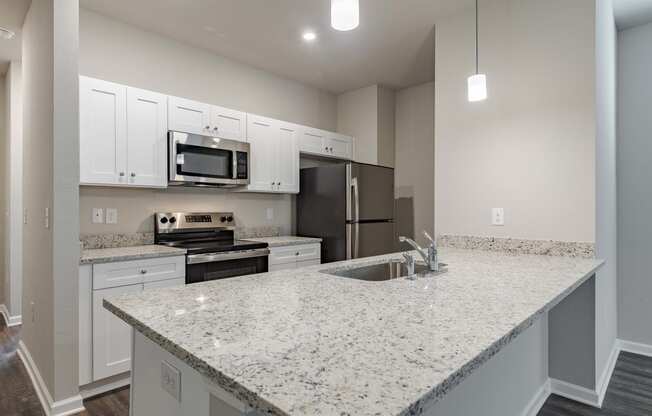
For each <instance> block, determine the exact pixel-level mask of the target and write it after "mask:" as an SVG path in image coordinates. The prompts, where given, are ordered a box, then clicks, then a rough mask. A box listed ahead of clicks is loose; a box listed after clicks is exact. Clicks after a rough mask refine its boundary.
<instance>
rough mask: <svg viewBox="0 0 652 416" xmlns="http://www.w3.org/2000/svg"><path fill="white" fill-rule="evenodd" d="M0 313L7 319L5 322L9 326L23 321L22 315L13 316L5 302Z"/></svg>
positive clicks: (1, 305) (0, 305) (0, 306)
mask: <svg viewBox="0 0 652 416" xmlns="http://www.w3.org/2000/svg"><path fill="white" fill-rule="evenodd" d="M0 315H2V317H3V318H4V319H5V323H6V324H7V326H9V327H12V326H18V325H20V324H21V323H22V322H23V321H22V317H21V316H20V315H17V316H11V315H10V314H9V309H7V306H6V305H5V304H0Z"/></svg>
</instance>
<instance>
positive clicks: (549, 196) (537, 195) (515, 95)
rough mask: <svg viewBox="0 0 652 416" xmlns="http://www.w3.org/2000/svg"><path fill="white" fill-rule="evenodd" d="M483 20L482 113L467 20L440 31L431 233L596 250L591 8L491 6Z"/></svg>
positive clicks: (584, 0)
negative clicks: (469, 88)
mask: <svg viewBox="0 0 652 416" xmlns="http://www.w3.org/2000/svg"><path fill="white" fill-rule="evenodd" d="M481 4H482V3H481ZM480 19H481V22H480V29H481V30H480V69H481V71H483V72H486V73H487V76H488V91H489V99H488V100H487V101H485V102H480V103H469V102H468V101H467V99H466V77H467V76H468V75H471V74H472V72H473V69H474V54H473V47H474V33H473V30H472V28H473V25H474V22H473V11H472V10H470V9H469V10H467V11H466V13H464V14H460V15H457V16H451V17H449V18H447V19H445V20H442V21H440V22H437V24H436V85H437V89H436V103H435V108H436V153H435V154H436V161H435V166H436V175H435V176H436V187H435V189H436V197H435V201H436V204H435V213H436V228H437V233H439V234H442V233H449V234H467V235H481V236H497V237H507V236H509V237H516V238H531V239H554V240H566V241H594V240H595V133H596V131H595V115H594V112H595V105H594V102H595V76H594V74H595V66H594V65H595V46H594V44H595V40H594V34H595V32H594V19H595V6H594V1H592V0H578V1H573V2H568V1H565V0H552V1H545V2H542V1H539V0H495V1H493V2H491V5H488V4H486V3H485V6H484V7H482V6H481V10H480ZM492 208H504V209H505V216H506V219H505V221H506V225H505V226H504V227H494V226H491V224H490V222H491V209H492Z"/></svg>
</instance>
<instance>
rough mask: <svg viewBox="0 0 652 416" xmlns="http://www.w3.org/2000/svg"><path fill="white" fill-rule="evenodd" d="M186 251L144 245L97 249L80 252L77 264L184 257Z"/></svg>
mask: <svg viewBox="0 0 652 416" xmlns="http://www.w3.org/2000/svg"><path fill="white" fill-rule="evenodd" d="M185 254H186V250H184V249H180V248H174V247H166V246H158V245H154V244H151V245H145V246H134V247H119V248H99V249H91V250H82V255H81V257H80V259H79V264H94V263H110V262H114V261H127V260H139V259H151V258H154V257H171V256H184V255H185Z"/></svg>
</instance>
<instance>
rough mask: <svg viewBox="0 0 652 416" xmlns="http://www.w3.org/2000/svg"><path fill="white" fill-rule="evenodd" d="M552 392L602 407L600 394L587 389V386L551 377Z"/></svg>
mask: <svg viewBox="0 0 652 416" xmlns="http://www.w3.org/2000/svg"><path fill="white" fill-rule="evenodd" d="M550 392H551V393H552V394H556V395H557V396H561V397H565V398H567V399H570V400H574V401H576V402H580V403H584V404H587V405H589V406H592V407H597V408H599V407H600V395H599V394H598V392H597V391H594V390H590V389H587V388H586V387H582V386H578V385H576V384H571V383H567V382H565V381H561V380H557V379H554V378H551V379H550Z"/></svg>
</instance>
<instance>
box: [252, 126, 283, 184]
mask: <svg viewBox="0 0 652 416" xmlns="http://www.w3.org/2000/svg"><path fill="white" fill-rule="evenodd" d="M277 137H278V122H277V121H276V120H273V119H270V118H266V117H260V116H255V115H252V114H249V116H248V117H247V141H248V142H249V143H250V144H251V153H250V155H251V160H250V163H251V169H250V172H251V180H250V184H249V186H248V188H247V189H248V190H249V191H259V192H272V191H274V190H275V189H276V182H277V180H276V160H275V155H276V144H277V142H278V139H277Z"/></svg>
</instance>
